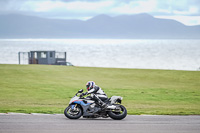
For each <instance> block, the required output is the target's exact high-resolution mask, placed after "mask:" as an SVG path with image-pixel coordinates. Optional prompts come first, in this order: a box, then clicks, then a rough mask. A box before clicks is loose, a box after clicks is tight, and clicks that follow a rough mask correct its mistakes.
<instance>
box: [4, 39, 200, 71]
mask: <svg viewBox="0 0 200 133" xmlns="http://www.w3.org/2000/svg"><path fill="white" fill-rule="evenodd" d="M34 50H55V51H59V52H65V51H66V52H67V61H69V62H71V63H72V64H74V65H75V66H89V67H112V68H142V69H170V70H171V69H173V70H199V68H200V40H123V39H0V53H1V58H0V64H18V52H19V51H20V52H29V51H34ZM24 58H26V57H24Z"/></svg>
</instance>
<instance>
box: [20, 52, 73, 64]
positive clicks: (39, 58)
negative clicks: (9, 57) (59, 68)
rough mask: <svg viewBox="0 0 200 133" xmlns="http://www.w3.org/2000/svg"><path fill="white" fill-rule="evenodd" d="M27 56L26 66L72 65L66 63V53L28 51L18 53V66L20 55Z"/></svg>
mask: <svg viewBox="0 0 200 133" xmlns="http://www.w3.org/2000/svg"><path fill="white" fill-rule="evenodd" d="M25 53H26V54H28V63H27V64H45V65H72V64H71V63H69V62H67V52H56V51H30V52H19V54H18V56H19V64H21V60H22V59H21V54H23V55H24V54H25Z"/></svg>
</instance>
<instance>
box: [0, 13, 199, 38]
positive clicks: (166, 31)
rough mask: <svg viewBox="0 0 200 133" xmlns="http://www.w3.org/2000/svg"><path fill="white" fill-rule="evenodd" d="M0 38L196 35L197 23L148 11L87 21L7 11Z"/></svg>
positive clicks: (0, 19)
mask: <svg viewBox="0 0 200 133" xmlns="http://www.w3.org/2000/svg"><path fill="white" fill-rule="evenodd" d="M0 38H124V39H200V25H198V26H185V25H184V24H182V23H180V22H178V21H175V20H170V19H159V18H154V17H153V16H151V15H148V14H137V15H120V16H116V17H110V16H107V15H98V16H95V17H93V18H91V19H89V20H87V21H81V20H64V19H46V18H40V17H34V16H24V15H16V14H10V15H0Z"/></svg>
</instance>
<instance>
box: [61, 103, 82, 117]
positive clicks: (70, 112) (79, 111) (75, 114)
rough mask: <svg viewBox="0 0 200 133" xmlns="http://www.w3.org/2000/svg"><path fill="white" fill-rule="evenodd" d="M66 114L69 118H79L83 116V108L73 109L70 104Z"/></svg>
mask: <svg viewBox="0 0 200 133" xmlns="http://www.w3.org/2000/svg"><path fill="white" fill-rule="evenodd" d="M64 114H65V116H66V117H67V118H69V119H79V118H80V117H81V116H82V109H81V108H80V107H78V106H77V107H76V110H75V111H74V110H72V108H71V106H68V107H67V108H66V109H65V111H64Z"/></svg>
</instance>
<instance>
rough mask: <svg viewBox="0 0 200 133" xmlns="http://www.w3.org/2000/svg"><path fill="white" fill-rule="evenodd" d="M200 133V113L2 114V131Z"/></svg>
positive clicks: (0, 118) (0, 119)
mask: <svg viewBox="0 0 200 133" xmlns="http://www.w3.org/2000/svg"><path fill="white" fill-rule="evenodd" d="M108 132H109V133H200V116H166V115H163V116H161V115H140V116H136V115H129V116H127V117H126V118H125V119H124V120H112V119H110V118H107V119H103V118H102V119H84V118H80V119H78V120H70V119H67V118H66V117H65V116H64V115H62V114H59V115H44V114H13V113H10V114H0V133H108Z"/></svg>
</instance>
